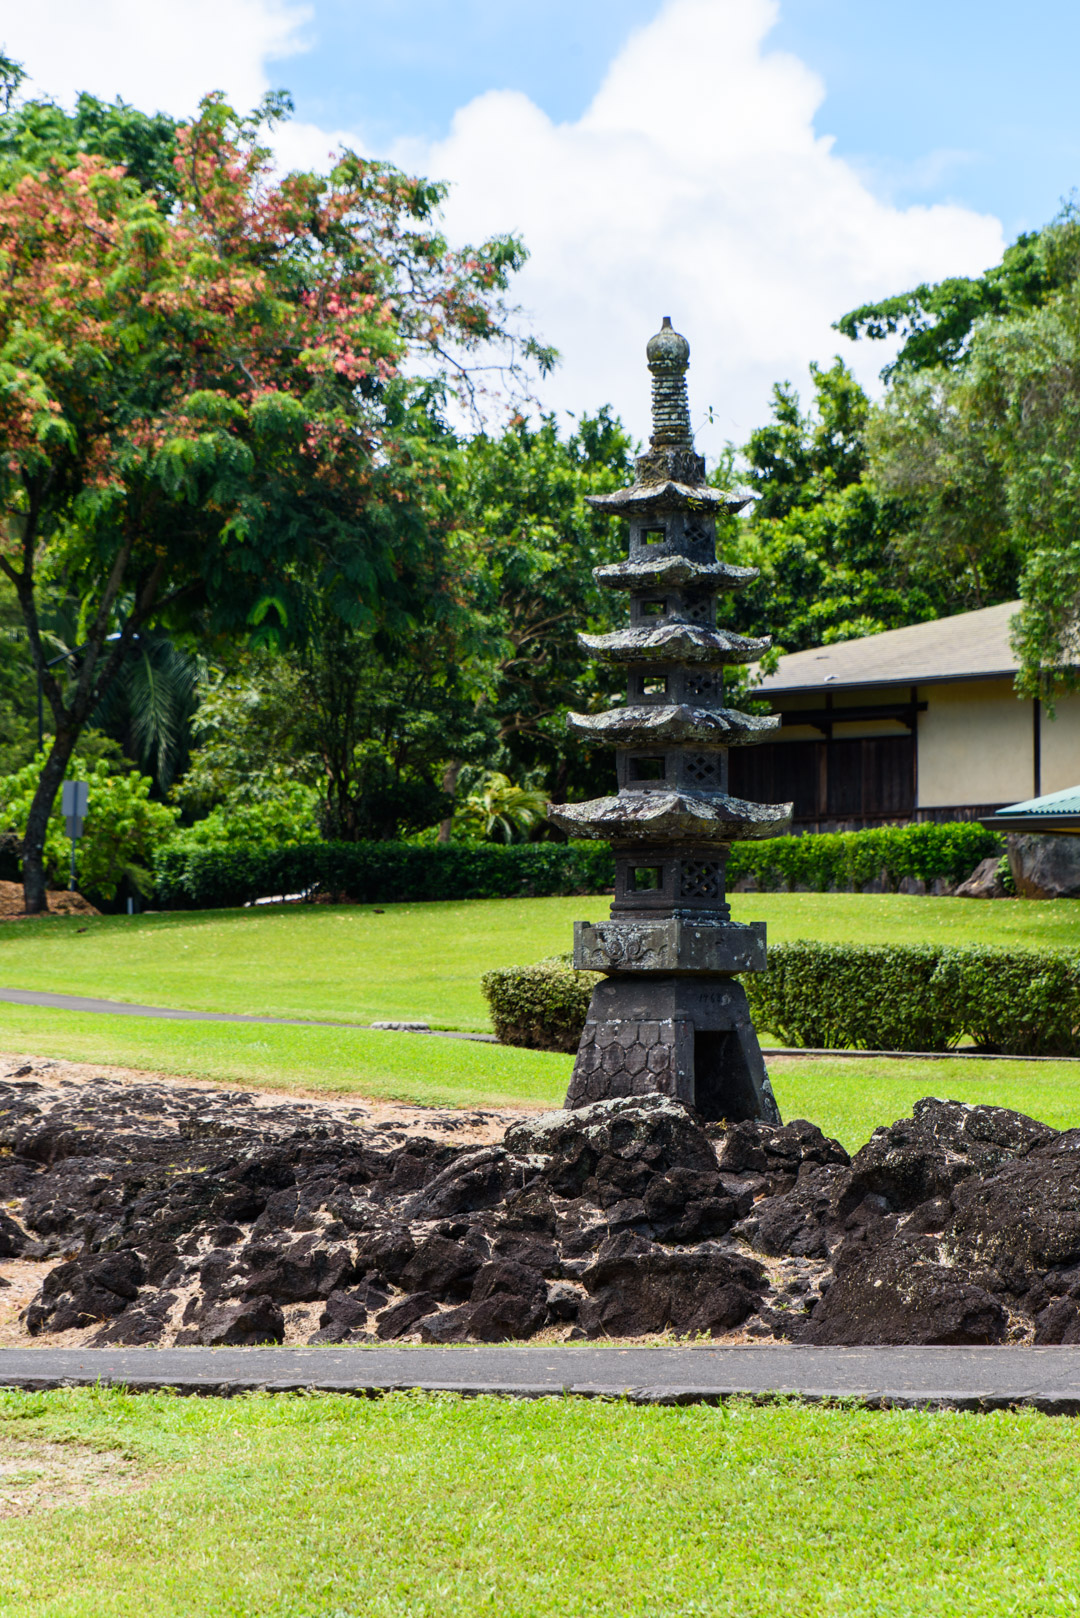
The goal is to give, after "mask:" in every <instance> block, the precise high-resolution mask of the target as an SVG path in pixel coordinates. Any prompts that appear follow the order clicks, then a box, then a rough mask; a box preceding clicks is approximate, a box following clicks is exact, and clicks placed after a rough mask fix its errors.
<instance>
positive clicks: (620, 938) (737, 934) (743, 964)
mask: <svg viewBox="0 0 1080 1618" xmlns="http://www.w3.org/2000/svg"><path fill="white" fill-rule="evenodd" d="M766 964H767V963H766V958H765V923H764V922H763V921H751V922H736V921H728V922H714V921H712V920H711V919H709V918H704V919H701V920H698V919H695V918H692V917H686V918H684V917H680V916H664V917H660V918H659V919H656V920H654V919H652V918H651V917H644V916H643V917H640V918H639V919H637V920H635V921H623V920H622V918H621V917H620V918H616V919H614V920H612V921H599V922H592V921H575V923H574V965H575V966H576V967H577V969H578V971H579V972H652V973H658V972H663V973H667V972H692V973H695V974H697V975H699V976H700V975H701V974H702V973H714V974H715V973H725V974H726V973H728V972H764V971H765V969H766Z"/></svg>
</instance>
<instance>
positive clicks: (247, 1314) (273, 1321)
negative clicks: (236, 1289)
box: [176, 1295, 285, 1348]
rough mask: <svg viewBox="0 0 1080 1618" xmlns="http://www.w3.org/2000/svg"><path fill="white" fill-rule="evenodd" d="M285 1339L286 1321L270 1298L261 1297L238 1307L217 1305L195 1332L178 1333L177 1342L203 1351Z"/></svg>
mask: <svg viewBox="0 0 1080 1618" xmlns="http://www.w3.org/2000/svg"><path fill="white" fill-rule="evenodd" d="M284 1338H285V1317H284V1315H283V1314H282V1313H281V1310H280V1309H279V1308H278V1306H277V1304H276V1303H275V1302H274V1300H273V1298H268V1297H266V1296H265V1295H263V1296H262V1297H257V1298H245V1299H244V1300H243V1302H241V1303H223V1304H218V1305H217V1307H216V1308H212V1309H211V1310H210V1311H209V1312H208V1313H207V1315H206V1318H205V1319H204V1320H203V1321H202V1323H201V1324H200V1325H199V1326H198V1327H197V1328H196V1329H195V1330H191V1331H183V1332H180V1333H179V1334H178V1335H177V1339H176V1341H177V1343H180V1344H186V1343H201V1344H202V1345H203V1347H204V1348H223V1347H225V1346H226V1345H228V1346H245V1347H249V1346H252V1345H253V1344H255V1343H280V1342H283V1341H284Z"/></svg>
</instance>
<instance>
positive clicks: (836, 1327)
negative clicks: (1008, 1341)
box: [798, 1231, 1009, 1345]
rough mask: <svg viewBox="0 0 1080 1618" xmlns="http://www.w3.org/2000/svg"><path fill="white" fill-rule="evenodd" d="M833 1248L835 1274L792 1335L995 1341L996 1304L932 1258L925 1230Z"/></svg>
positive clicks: (1002, 1318)
mask: <svg viewBox="0 0 1080 1618" xmlns="http://www.w3.org/2000/svg"><path fill="white" fill-rule="evenodd" d="M883 1234H884V1237H885V1239H884V1240H882V1241H877V1242H874V1241H871V1242H870V1243H869V1244H866V1243H865V1242H862V1241H857V1242H856V1243H854V1244H852V1247H851V1248H850V1249H849V1248H848V1246H847V1244H845V1247H844V1248H843V1249H842V1250H841V1254H840V1257H839V1259H838V1261H837V1267H836V1276H835V1279H834V1280H833V1282H832V1285H831V1286H830V1287H829V1288H828V1290H827V1292H826V1293H825V1295H824V1297H823V1298H822V1299H821V1301H820V1302H819V1303H818V1304H817V1305H816V1306H815V1308H814V1310H813V1312H812V1314H811V1315H810V1318H809V1320H808V1322H807V1323H806V1325H805V1326H804V1327H803V1328H802V1330H801V1331H800V1332H799V1333H798V1336H799V1340H800V1341H801V1342H804V1343H814V1344H825V1343H828V1344H833V1345H839V1344H846V1345H855V1344H880V1345H884V1344H893V1343H895V1344H931V1343H957V1344H963V1343H999V1342H1000V1341H1001V1340H1002V1338H1003V1337H1004V1335H1005V1331H1006V1328H1007V1326H1008V1323H1009V1317H1008V1313H1007V1311H1006V1309H1005V1308H1004V1306H1003V1305H1002V1303H1001V1302H1000V1301H999V1300H998V1299H997V1298H995V1297H994V1296H993V1295H992V1294H991V1293H990V1292H988V1291H987V1290H986V1288H985V1287H982V1286H979V1285H978V1284H977V1283H976V1282H974V1281H972V1280H970V1279H968V1278H967V1277H965V1276H964V1274H963V1273H962V1272H958V1271H956V1270H954V1269H949V1268H946V1267H945V1266H944V1265H941V1264H938V1263H936V1262H935V1257H934V1255H935V1251H936V1243H935V1242H934V1241H933V1239H932V1238H928V1237H914V1238H911V1237H907V1236H906V1235H903V1234H900V1233H897V1232H895V1231H893V1232H888V1231H886V1232H884V1233H883Z"/></svg>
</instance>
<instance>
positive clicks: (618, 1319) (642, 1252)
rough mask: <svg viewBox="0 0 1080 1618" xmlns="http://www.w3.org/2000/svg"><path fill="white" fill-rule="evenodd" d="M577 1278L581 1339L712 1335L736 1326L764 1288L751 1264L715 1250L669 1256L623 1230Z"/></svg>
mask: <svg viewBox="0 0 1080 1618" xmlns="http://www.w3.org/2000/svg"><path fill="white" fill-rule="evenodd" d="M581 1279H582V1280H583V1282H584V1283H585V1287H586V1289H587V1291H588V1293H589V1296H588V1298H587V1299H586V1300H585V1301H584V1302H583V1304H582V1305H581V1309H580V1311H579V1315H578V1320H579V1327H580V1330H581V1331H582V1333H583V1334H584V1335H585V1336H589V1337H593V1336H607V1337H641V1336H646V1335H653V1334H655V1333H659V1332H663V1331H668V1330H672V1331H675V1332H678V1333H680V1334H687V1333H689V1334H696V1333H699V1332H708V1333H710V1334H711V1335H712V1336H718V1335H719V1334H720V1333H721V1332H725V1331H730V1330H731V1329H732V1327H734V1326H738V1325H741V1324H742V1322H743V1321H744V1320H745V1319H746V1317H747V1315H749V1314H750V1313H752V1311H753V1310H754V1309H756V1307H757V1304H758V1299H759V1296H760V1294H761V1293H763V1292H764V1291H765V1289H766V1281H765V1272H764V1270H763V1269H762V1266H761V1265H760V1264H758V1263H757V1262H756V1260H754V1259H750V1258H745V1257H743V1256H742V1255H741V1254H737V1253H730V1252H728V1253H726V1252H722V1251H720V1250H719V1249H717V1248H706V1249H705V1250H701V1249H699V1250H698V1251H696V1252H673V1251H671V1250H669V1249H667V1248H664V1247H658V1246H655V1245H653V1244H652V1243H650V1242H648V1241H646V1240H644V1239H643V1238H642V1237H640V1236H638V1235H635V1234H634V1233H632V1232H629V1231H627V1232H623V1233H621V1234H620V1235H617V1236H611V1237H609V1238H608V1240H607V1241H606V1242H604V1244H603V1246H602V1247H601V1249H600V1251H599V1253H598V1254H597V1257H596V1261H595V1263H593V1264H591V1265H590V1266H589V1267H588V1268H587V1269H586V1270H585V1271H584V1273H583V1275H582V1277H581Z"/></svg>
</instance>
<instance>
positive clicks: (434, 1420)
mask: <svg viewBox="0 0 1080 1618" xmlns="http://www.w3.org/2000/svg"><path fill="white" fill-rule="evenodd" d="M449 1352H450V1353H453V1352H455V1351H454V1350H450V1351H449ZM763 1352H765V1353H767V1352H768V1350H763ZM47 1440H52V1441H53V1442H54V1443H55V1442H58V1441H59V1442H61V1443H67V1444H69V1445H73V1446H74V1445H80V1446H82V1445H91V1446H94V1447H95V1448H97V1449H99V1450H103V1451H105V1452H108V1453H111V1455H112V1456H113V1458H114V1459H115V1457H116V1455H117V1453H118V1452H119V1453H122V1454H123V1455H124V1456H126V1457H128V1465H129V1467H130V1469H131V1473H132V1475H133V1476H134V1477H139V1476H140V1475H141V1476H142V1477H143V1479H144V1484H143V1486H142V1487H140V1488H138V1489H137V1490H135V1491H134V1492H131V1493H129V1494H126V1495H123V1494H121V1495H114V1496H112V1497H109V1496H98V1497H97V1498H96V1499H92V1500H90V1501H89V1502H88V1503H87V1504H85V1505H82V1506H74V1507H73V1506H62V1507H60V1508H59V1509H53V1510H51V1511H48V1510H41V1509H40V1508H39V1509H38V1511H37V1512H36V1513H35V1514H33V1515H29V1516H26V1517H22V1518H19V1517H14V1518H10V1519H9V1520H7V1521H6V1522H4V1523H2V1524H0V1618H23V1615H26V1618H29V1615H31V1614H32V1615H34V1618H174V1615H175V1618H193V1615H202V1614H213V1615H215V1618H478V1615H480V1614H490V1615H492V1618H546V1615H552V1618H554V1615H558V1618H667V1615H670V1618H695V1615H701V1618H745V1615H746V1614H748V1613H756V1612H762V1611H764V1612H767V1613H769V1614H771V1615H774V1618H788V1615H790V1618H806V1615H807V1614H812V1615H813V1618H853V1615H855V1618H862V1615H873V1618H939V1615H940V1618H946V1615H947V1618H970V1615H972V1614H978V1615H979V1618H998V1615H1001V1618H1004V1615H1005V1614H1009V1615H1016V1614H1023V1615H1024V1618H1042V1615H1051V1614H1059V1613H1060V1614H1065V1613H1070V1614H1071V1613H1075V1611H1076V1591H1077V1589H1078V1588H1080V1540H1078V1538H1077V1535H1076V1531H1075V1504H1076V1499H1077V1495H1078V1492H1080V1429H1078V1428H1077V1425H1076V1424H1075V1423H1074V1422H1070V1421H1063V1420H1052V1419H1048V1418H1046V1417H1042V1416H1038V1415H1036V1414H1033V1413H1026V1412H1023V1413H1015V1414H1004V1413H996V1414H993V1415H986V1416H975V1415H949V1414H916V1413H911V1412H899V1411H891V1412H868V1411H861V1410H853V1409H845V1410H829V1409H821V1408H816V1407H813V1406H800V1405H798V1404H795V1403H793V1402H790V1401H784V1402H780V1403H777V1404H775V1405H768V1406H759V1407H754V1406H752V1405H749V1404H746V1403H736V1404H733V1405H729V1406H726V1407H722V1408H719V1409H710V1408H705V1407H694V1408H691V1409H682V1410H680V1409H663V1408H660V1409H638V1408H635V1407H633V1406H629V1405H623V1404H620V1403H613V1402H608V1403H586V1402H583V1401H580V1402H579V1401H573V1400H553V1399H544V1400H537V1401H529V1400H520V1401H510V1400H505V1401H500V1400H495V1399H489V1398H483V1399H475V1400H468V1401H466V1400H462V1399H459V1398H455V1397H453V1396H441V1397H424V1396H419V1395H394V1396H391V1397H388V1398H384V1399H379V1400H363V1399H348V1398H341V1397H307V1398H304V1397H282V1396H277V1397H269V1398H268V1397H255V1398H241V1399H231V1400H219V1399H178V1398H170V1397H167V1396H158V1395H143V1396H140V1397H134V1398H132V1397H126V1396H124V1395H122V1394H118V1393H105V1392H100V1391H96V1390H77V1391H68V1392H61V1393H53V1394H46V1395H32V1394H10V1393H9V1394H6V1395H2V1396H0V1454H2V1460H3V1464H4V1467H5V1472H6V1473H7V1475H6V1476H5V1478H4V1480H3V1482H4V1490H3V1492H4V1494H5V1495H6V1496H7V1497H8V1498H10V1499H14V1500H16V1501H17V1500H18V1498H19V1494H20V1488H22V1489H23V1490H25V1488H26V1486H27V1485H28V1484H29V1483H31V1482H32V1474H33V1470H34V1465H35V1462H34V1446H35V1445H40V1444H41V1443H42V1441H47ZM73 1453H74V1451H73ZM9 1468H12V1469H13V1470H14V1475H13V1473H12V1471H9V1470H8V1469H9ZM20 1473H21V1476H20Z"/></svg>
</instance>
